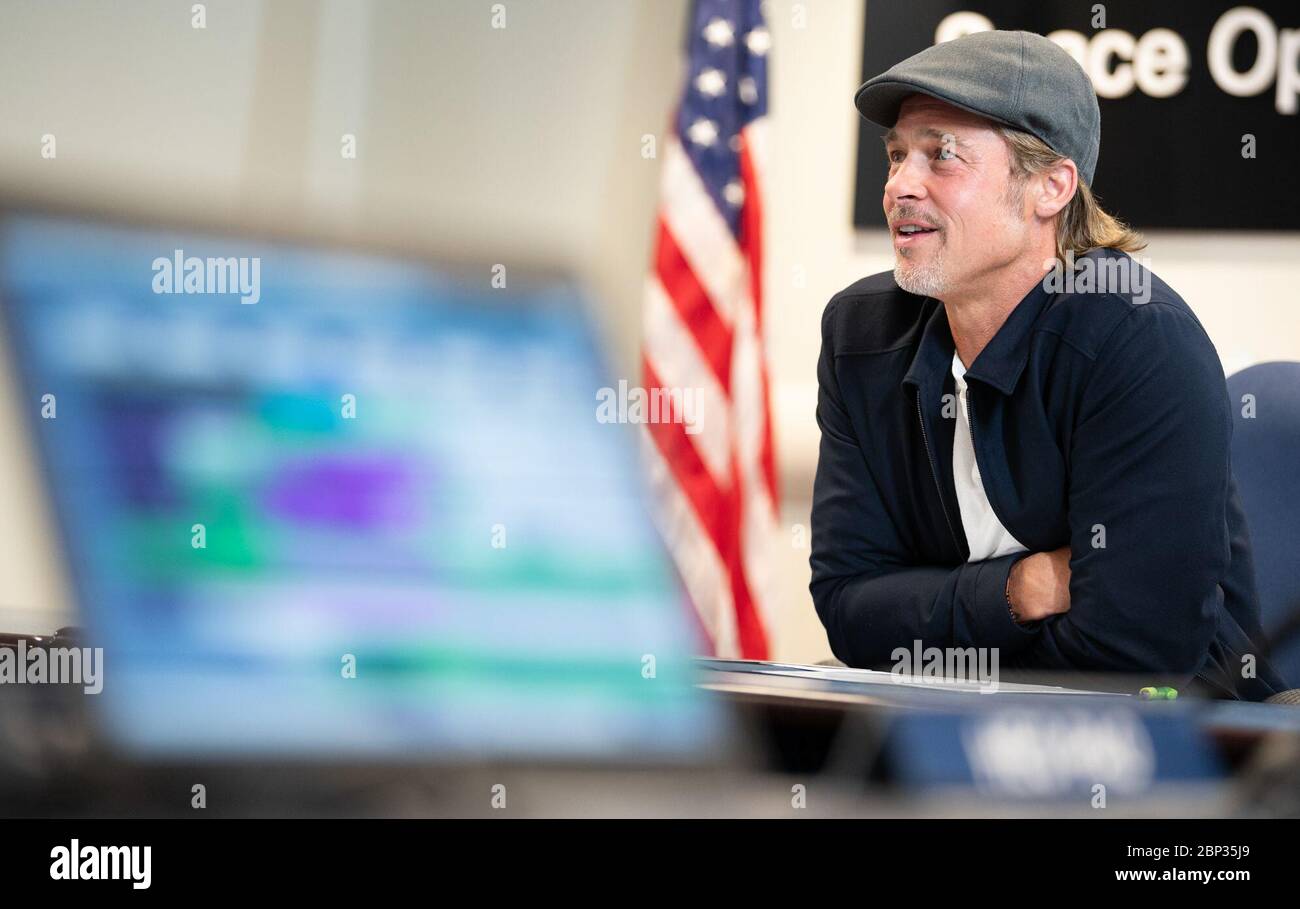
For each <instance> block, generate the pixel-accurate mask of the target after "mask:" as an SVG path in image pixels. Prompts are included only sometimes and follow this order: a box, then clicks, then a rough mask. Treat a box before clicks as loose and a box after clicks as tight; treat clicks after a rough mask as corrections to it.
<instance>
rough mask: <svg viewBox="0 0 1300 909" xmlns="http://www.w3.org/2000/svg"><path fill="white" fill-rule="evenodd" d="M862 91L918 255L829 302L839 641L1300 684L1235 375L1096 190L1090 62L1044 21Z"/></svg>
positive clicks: (886, 656) (1224, 681)
mask: <svg viewBox="0 0 1300 909" xmlns="http://www.w3.org/2000/svg"><path fill="white" fill-rule="evenodd" d="M855 102H856V104H857V108H858V110H859V111H860V112H861V114H862V115H863V116H864V117H866V118H867V119H868V120H870V121H872V122H874V123H876V124H879V125H880V126H882V127H884V128H885V129H886V130H887V132H886V133H885V136H884V154H885V155H887V157H888V160H889V178H888V180H887V182H886V183H885V186H884V199H883V204H884V211H885V215H886V218H887V220H888V224H889V230H890V239H891V241H892V243H893V246H894V256H895V267H894V270H893V272H892V273H890V272H885V273H882V274H879V275H873V276H871V277H868V278H864V279H862V280H861V281H858V282H857V283H855V284H853V285H851V286H849V287H847V288H845V289H844V290H842V291H840V292H839V293H838V294H836V295H835V296H834V297H833V298H832V299H831V301H830V303H829V304H828V305H827V307H826V310H825V313H824V315H823V317H822V351H821V358H820V361H819V364H818V382H819V386H820V387H819V392H818V402H817V421H818V425H819V426H820V427H821V448H820V456H819V460H818V465H817V479H816V484H815V490H814V496H813V513H812V529H813V541H812V557H811V563H812V584H811V590H812V594H813V600H814V602H815V604H816V607H817V612H818V615H819V616H820V617H821V620H822V623H823V624H824V625H825V627H826V632H827V636H828V638H829V640H830V644H831V648H832V650H833V651H834V653H835V655H836V656H837V657H839V658H840V659H841V660H843V661H844V662H845V663H847V664H848V665H850V666H859V667H870V668H888V667H889V666H890V664H891V662H893V661H894V657H893V656H892V654H893V652H894V651H895V650H896V649H898V648H904V649H905V650H907V651H912V650H913V648H914V647H915V646H917V645H918V644H919V646H920V647H923V648H930V647H938V648H962V649H966V648H971V647H975V648H991V649H995V651H994V652H996V653H997V654H998V664H999V666H1000V667H1001V668H1002V669H1023V670H1044V671H1051V672H1057V673H1072V672H1099V673H1110V674H1122V675H1127V676H1140V677H1142V678H1144V679H1150V680H1151V683H1153V684H1154V683H1160V684H1169V685H1173V686H1182V687H1184V688H1191V689H1192V690H1194V691H1198V692H1202V693H1205V694H1208V695H1210V696H1215V697H1224V698H1241V699H1247V700H1262V699H1264V698H1266V697H1268V696H1269V695H1271V694H1273V693H1275V692H1277V691H1279V690H1281V689H1283V688H1285V687H1286V686H1285V684H1284V682H1283V680H1282V679H1281V678H1279V677H1278V675H1277V674H1276V672H1275V671H1274V670H1273V669H1272V668H1271V667H1270V666H1269V665H1268V664H1267V662H1266V661H1265V660H1264V659H1263V658H1262V657H1261V656H1260V653H1259V649H1258V646H1257V642H1259V641H1260V640H1261V637H1262V635H1261V629H1260V621H1259V606H1258V602H1257V598H1256V594H1255V580H1254V567H1253V564H1252V561H1251V550H1250V538H1249V534H1248V532H1247V528H1246V523H1245V518H1244V515H1243V512H1242V509H1241V505H1240V502H1239V501H1238V497H1237V493H1236V487H1235V483H1234V481H1233V478H1232V470H1231V465H1230V464H1229V440H1230V435H1231V431H1232V419H1231V413H1230V410H1229V406H1230V405H1229V400H1228V394H1227V389H1226V386H1225V382H1224V377H1223V370H1222V367H1221V365H1220V363H1219V358H1218V355H1217V353H1216V352H1215V350H1214V346H1213V345H1212V344H1211V343H1210V339H1209V338H1208V337H1207V336H1206V333H1205V330H1204V329H1203V328H1202V327H1201V324H1200V323H1199V322H1198V321H1197V319H1196V316H1195V315H1194V314H1193V313H1192V311H1191V310H1190V309H1189V308H1188V306H1187V304H1186V303H1184V302H1183V300H1182V298H1181V297H1179V296H1178V294H1177V293H1175V292H1174V291H1173V290H1172V289H1171V288H1170V287H1169V286H1168V285H1167V284H1165V283H1164V282H1163V281H1161V280H1160V278H1158V277H1156V276H1155V275H1154V274H1152V273H1151V272H1150V271H1149V270H1147V269H1145V268H1144V267H1143V266H1141V265H1139V264H1138V263H1137V262H1136V261H1135V260H1134V259H1133V258H1132V257H1130V256H1129V255H1128V253H1130V252H1135V251H1137V250H1139V249H1141V248H1142V246H1143V244H1142V241H1141V238H1140V236H1139V235H1138V234H1136V233H1135V232H1134V231H1132V230H1131V229H1129V228H1128V227H1127V226H1125V225H1124V224H1123V223H1121V222H1120V221H1118V220H1116V219H1115V218H1114V217H1112V216H1110V215H1109V214H1107V213H1106V212H1105V211H1103V210H1102V208H1101V207H1100V205H1099V204H1098V202H1097V200H1096V198H1095V197H1094V196H1093V194H1092V192H1091V190H1090V188H1089V184H1090V183H1091V181H1092V177H1093V173H1094V171H1095V169H1096V166H1097V156H1098V152H1099V147H1100V139H1101V114H1100V111H1099V110H1098V106H1097V98H1096V95H1095V93H1094V91H1093V88H1092V85H1091V83H1090V82H1089V80H1088V77H1087V75H1086V74H1085V73H1084V72H1083V70H1082V69H1081V68H1080V67H1079V66H1078V64H1077V63H1075V61H1074V60H1073V59H1072V58H1071V57H1070V56H1069V54H1067V53H1066V52H1065V51H1064V50H1062V49H1060V48H1059V47H1057V46H1056V45H1055V44H1053V43H1052V42H1051V41H1049V40H1048V39H1046V38H1044V37H1042V36H1039V35H1035V34H1032V33H1029V32H1010V31H988V32H979V33H975V34H971V35H967V36H965V37H962V38H959V39H957V40H955V41H949V42H945V43H943V44H939V45H936V46H934V47H931V48H928V49H926V50H924V51H922V52H921V53H919V54H916V55H915V56H913V57H910V58H908V59H906V60H904V61H902V62H901V63H899V64H897V65H896V66H894V67H892V68H891V69H889V70H888V71H886V72H884V73H881V74H880V75H878V76H876V77H874V78H872V79H871V80H869V81H868V82H867V83H866V84H865V85H863V86H862V87H861V88H860V89H859V90H858V93H857V96H856V98H855ZM1085 275H1086V276H1087V278H1088V279H1087V280H1083V278H1084V277H1085ZM1099 276H1100V277H1102V278H1106V277H1108V278H1109V280H1098V277H1099ZM1075 278H1079V279H1080V280H1077V281H1076V280H1075Z"/></svg>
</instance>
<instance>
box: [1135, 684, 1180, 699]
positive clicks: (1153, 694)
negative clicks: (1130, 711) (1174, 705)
mask: <svg viewBox="0 0 1300 909" xmlns="http://www.w3.org/2000/svg"><path fill="white" fill-rule="evenodd" d="M1138 697H1140V698H1142V700H1144V701H1174V700H1177V699H1178V689H1177V688H1168V687H1166V686H1164V685H1160V686H1157V687H1151V686H1147V687H1146V688H1143V689H1142V690H1141V691H1139V692H1138Z"/></svg>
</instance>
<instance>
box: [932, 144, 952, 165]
mask: <svg viewBox="0 0 1300 909" xmlns="http://www.w3.org/2000/svg"><path fill="white" fill-rule="evenodd" d="M934 156H935V157H936V158H938V159H939V160H940V161H951V160H952V159H953V158H956V157H957V153H956V152H955V151H953V150H952V149H951V148H949V147H948V146H947V145H941V146H939V148H938V149H937V150H936V151H935V153H934Z"/></svg>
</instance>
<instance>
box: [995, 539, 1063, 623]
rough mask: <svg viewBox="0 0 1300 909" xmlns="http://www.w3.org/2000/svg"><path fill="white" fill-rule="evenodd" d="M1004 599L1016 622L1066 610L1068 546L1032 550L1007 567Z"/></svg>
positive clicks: (1036, 618)
mask: <svg viewBox="0 0 1300 909" xmlns="http://www.w3.org/2000/svg"><path fill="white" fill-rule="evenodd" d="M1007 601H1008V602H1010V604H1011V614H1012V615H1013V616H1015V619H1016V621H1017V622H1021V623H1023V622H1036V621H1038V620H1039V619H1045V618H1047V617H1048V616H1049V615H1059V614H1061V613H1063V612H1069V611H1070V547H1069V546H1062V547H1061V548H1060V549H1053V550H1052V551H1051V552H1035V553H1034V554H1033V555H1028V556H1025V557H1024V558H1023V559H1021V560H1020V561H1018V562H1016V564H1014V565H1012V566H1011V574H1010V576H1008V578H1007Z"/></svg>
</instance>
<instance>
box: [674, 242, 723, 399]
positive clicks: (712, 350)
mask: <svg viewBox="0 0 1300 909" xmlns="http://www.w3.org/2000/svg"><path fill="white" fill-rule="evenodd" d="M655 270H656V271H657V272H658V274H659V280H660V282H661V283H662V284H663V286H664V290H665V291H666V292H667V294H668V299H670V300H672V302H673V306H674V307H676V309H677V314H678V315H679V316H681V319H682V323H683V324H684V325H685V326H686V327H687V329H688V330H689V331H690V333H691V335H692V336H693V337H694V338H695V342H696V343H697V344H698V345H699V346H700V352H701V353H702V354H703V355H704V361H705V362H706V363H708V364H709V368H710V369H711V370H712V371H713V374H714V375H715V376H716V377H717V379H718V383H719V384H720V385H721V386H722V390H723V391H724V392H729V391H730V389H731V340H732V336H731V329H730V327H728V326H727V324H726V323H724V322H723V321H722V317H721V316H719V315H718V311H717V309H716V308H715V307H714V305H713V303H712V302H711V301H710V300H709V296H708V294H707V293H706V292H705V290H704V286H703V285H702V284H700V281H699V279H698V278H697V277H696V276H695V272H693V271H692V270H691V266H690V263H688V262H687V261H686V257H685V256H683V255H682V251H681V249H680V248H679V247H678V245H677V241H676V239H675V238H674V237H673V235H672V231H670V230H669V229H668V225H667V224H665V223H664V220H663V218H660V219H659V236H658V242H657V244H656V250H655Z"/></svg>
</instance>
